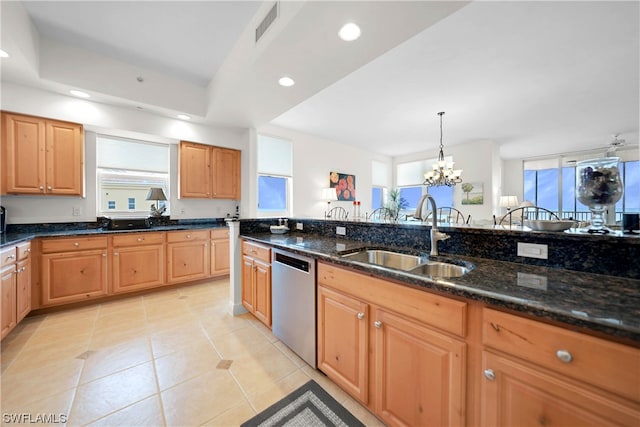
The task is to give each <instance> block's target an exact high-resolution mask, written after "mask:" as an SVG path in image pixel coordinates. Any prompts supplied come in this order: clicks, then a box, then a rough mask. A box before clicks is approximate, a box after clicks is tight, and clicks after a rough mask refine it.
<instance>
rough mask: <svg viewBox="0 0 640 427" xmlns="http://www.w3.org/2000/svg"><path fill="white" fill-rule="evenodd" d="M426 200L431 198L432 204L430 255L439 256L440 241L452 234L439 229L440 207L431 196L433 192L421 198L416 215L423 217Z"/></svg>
mask: <svg viewBox="0 0 640 427" xmlns="http://www.w3.org/2000/svg"><path fill="white" fill-rule="evenodd" d="M425 200H429V203H430V204H431V220H432V226H431V232H430V233H429V237H430V241H431V242H430V243H431V250H430V252H429V255H432V256H437V255H438V242H439V241H441V240H447V239H448V238H449V237H451V236H449V235H448V234H446V233H443V232H441V231H438V207H437V206H436V201H435V199H434V198H433V196H431V194H429V193H427V194H425V195H424V196H422V198H421V199H420V202H418V208H417V209H416V216H417V217H419V218H422V205H423V204H424V202H425Z"/></svg>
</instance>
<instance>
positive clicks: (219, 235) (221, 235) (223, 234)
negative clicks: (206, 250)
mask: <svg viewBox="0 0 640 427" xmlns="http://www.w3.org/2000/svg"><path fill="white" fill-rule="evenodd" d="M211 238H212V239H228V238H229V229H228V228H216V229H213V230H211Z"/></svg>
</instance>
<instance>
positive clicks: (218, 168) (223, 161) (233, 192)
mask: <svg viewBox="0 0 640 427" xmlns="http://www.w3.org/2000/svg"><path fill="white" fill-rule="evenodd" d="M212 155H213V197H214V198H216V199H235V200H239V199H240V151H238V150H231V149H227V148H217V147H214V148H213V149H212Z"/></svg>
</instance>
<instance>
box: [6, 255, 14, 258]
mask: <svg viewBox="0 0 640 427" xmlns="http://www.w3.org/2000/svg"><path fill="white" fill-rule="evenodd" d="M15 257H16V256H15V255H9V256H8V257H7V259H14V258H15Z"/></svg>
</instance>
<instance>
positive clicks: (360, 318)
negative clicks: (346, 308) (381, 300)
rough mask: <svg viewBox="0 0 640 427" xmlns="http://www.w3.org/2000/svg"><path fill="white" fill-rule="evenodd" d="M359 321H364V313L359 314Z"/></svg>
mask: <svg viewBox="0 0 640 427" xmlns="http://www.w3.org/2000/svg"><path fill="white" fill-rule="evenodd" d="M358 319H359V320H362V319H364V313H362V312H360V313H358Z"/></svg>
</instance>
